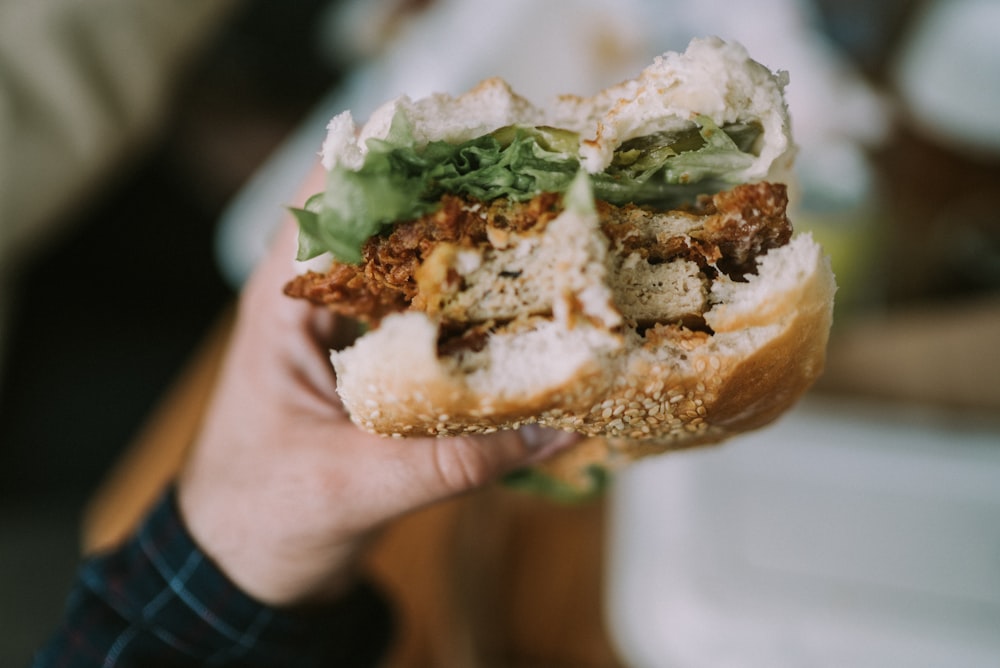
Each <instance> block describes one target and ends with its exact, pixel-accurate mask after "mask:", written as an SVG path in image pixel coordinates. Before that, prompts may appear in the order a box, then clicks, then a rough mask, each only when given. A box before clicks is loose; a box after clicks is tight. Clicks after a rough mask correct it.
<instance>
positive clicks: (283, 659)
mask: <svg viewBox="0 0 1000 668" xmlns="http://www.w3.org/2000/svg"><path fill="white" fill-rule="evenodd" d="M391 630H392V619H391V612H390V609H389V606H388V605H387V603H386V601H385V599H384V598H383V597H382V596H381V595H380V594H379V592H378V591H377V590H376V589H375V587H374V586H373V585H372V584H371V583H368V582H364V581H362V582H361V583H359V584H358V585H357V586H356V587H355V588H354V589H353V590H352V591H351V592H350V593H349V594H347V595H346V596H345V597H343V598H342V599H341V600H339V601H338V602H337V603H336V604H335V605H332V606H330V607H324V608H321V609H309V610H296V611H292V610H278V609H274V608H270V607H267V606H264V605H262V604H260V603H258V602H257V601H255V600H254V599H252V598H250V597H249V596H247V595H246V594H244V593H243V592H242V591H240V590H239V589H238V588H237V587H236V586H235V585H233V584H232V583H231V582H230V581H229V580H228V579H227V578H226V576H225V575H224V574H223V573H222V572H221V571H220V570H219V569H218V568H217V567H216V566H215V565H214V564H213V563H212V562H211V561H210V560H209V559H208V558H207V557H206V556H205V555H204V553H202V552H201V550H200V549H199V548H198V546H197V545H196V544H195V543H194V541H193V539H192V538H191V536H190V535H189V534H188V533H187V530H186V529H185V528H184V525H183V523H182V522H181V518H180V516H179V514H178V512H177V504H176V499H175V494H174V490H173V489H170V490H168V492H167V493H166V494H165V495H164V496H163V498H162V499H161V500H160V501H159V502H158V504H157V505H156V507H155V508H154V509H153V510H152V512H151V513H150V514H149V515H148V517H147V518H146V520H145V521H144V523H143V524H142V526H141V527H140V528H139V530H138V531H137V533H136V534H135V535H134V536H133V537H132V538H131V539H130V540H129V541H128V542H127V543H125V544H124V545H122V546H121V547H120V548H118V549H116V550H114V551H113V552H110V553H107V554H103V555H99V556H97V557H94V558H91V559H89V560H87V561H85V562H84V563H83V564H82V566H81V568H80V571H79V575H78V577H77V581H76V584H75V585H74V588H73V590H72V592H71V594H70V596H69V599H68V602H67V606H66V613H65V616H64V619H63V622H62V624H61V625H60V627H59V629H58V630H57V631H56V632H55V633H54V634H53V636H52V638H51V639H50V640H49V642H48V643H47V644H46V645H45V646H44V647H43V648H42V649H41V650H40V651H39V652H38V654H37V655H36V657H35V661H34V663H33V666H34V668H55V667H57V666H58V667H66V668H74V667H82V666H102V667H107V668H112V667H117V668H124V667H129V668H131V667H136V668H140V667H141V668H156V667H158V666H247V667H252V666H282V667H284V666H288V667H290V668H292V667H303V668H305V667H310V668H311V667H313V666H369V665H376V664H377V662H378V660H379V658H380V657H381V656H382V654H383V651H384V649H385V648H386V647H387V645H388V643H389V639H390V635H391Z"/></svg>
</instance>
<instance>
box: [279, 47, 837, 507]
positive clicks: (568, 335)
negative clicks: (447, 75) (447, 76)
mask: <svg viewBox="0 0 1000 668" xmlns="http://www.w3.org/2000/svg"><path fill="white" fill-rule="evenodd" d="M786 82H787V76H786V75H785V73H775V72H772V71H770V70H769V69H767V68H766V67H764V66H763V65H761V64H760V63H758V62H756V61H754V60H752V59H751V58H750V57H749V55H748V54H747V52H746V50H745V49H744V48H743V47H742V46H740V45H739V44H736V43H733V42H726V41H723V40H720V39H717V38H709V39H697V40H694V41H692V42H691V44H690V45H689V47H688V48H687V50H686V51H685V52H684V53H666V54H664V55H662V56H660V57H658V58H656V59H655V60H654V62H653V63H652V64H651V65H650V66H648V67H647V68H646V69H645V70H643V71H642V72H641V73H640V74H639V75H638V76H637V77H636V78H635V79H632V80H629V81H625V82H622V83H620V84H618V85H615V86H612V87H610V88H608V89H606V90H603V91H601V92H599V93H597V94H596V95H593V96H591V97H579V96H569V95H566V96H561V97H558V98H556V99H555V100H554V101H553V102H552V103H551V104H549V105H548V106H546V107H544V108H543V107H539V106H536V105H534V104H533V103H531V102H529V101H528V100H526V99H524V98H522V97H520V96H518V95H517V94H516V93H514V92H513V91H512V90H511V88H510V86H509V85H508V84H506V83H505V82H504V81H502V80H500V79H498V78H493V79H488V80H486V81H484V82H482V83H480V84H479V85H478V86H477V87H475V88H474V89H472V90H470V91H469V92H467V93H464V94H461V95H458V96H450V95H445V94H436V95H432V96H429V97H427V98H424V99H419V100H412V99H410V98H408V97H406V96H403V97H399V98H398V99H395V100H393V101H390V102H388V103H387V104H385V105H383V106H382V107H380V108H379V109H378V110H376V111H375V112H374V113H373V114H372V116H371V117H370V118H369V119H368V121H367V122H366V123H365V124H364V125H363V126H361V127H358V126H357V125H356V124H355V122H354V120H353V118H352V116H351V114H350V112H349V111H346V112H344V113H342V114H340V115H338V116H336V117H335V118H333V119H332V121H331V122H330V124H329V126H328V134H327V137H326V140H325V142H324V144H323V149H322V159H323V164H324V167H325V168H326V170H327V182H326V187H325V190H324V191H323V192H321V193H318V194H316V195H315V196H313V197H311V198H310V199H309V200H308V201H307V202H306V203H305V205H304V206H303V207H302V208H299V209H294V210H293V212H294V214H295V216H296V218H297V220H298V223H299V252H298V260H300V261H301V263H302V265H301V267H302V271H301V273H300V274H299V275H298V276H297V277H296V278H295V279H294V280H292V281H291V282H290V283H289V284H288V285H287V286H285V292H286V293H287V294H288V295H290V296H292V297H296V298H303V299H308V300H310V301H312V302H315V303H317V304H322V305H324V306H325V307H327V308H330V309H332V310H333V311H335V312H337V313H340V314H342V315H344V316H347V317H350V318H353V319H355V320H357V321H359V322H360V323H362V324H363V326H364V333H363V334H362V335H361V336H360V337H359V338H357V339H356V341H355V342H354V343H353V345H351V346H350V347H347V348H345V349H342V350H334V351H331V359H332V362H333V366H334V368H335V370H336V373H337V379H338V392H339V393H340V396H341V398H342V400H343V403H344V406H345V408H346V409H347V411H348V412H349V413H350V415H351V418H352V420H353V421H354V422H355V423H356V424H357V425H358V426H360V427H361V428H363V429H365V430H368V431H371V432H375V433H380V434H386V435H392V436H399V437H404V436H411V435H413V436H415V435H455V434H463V433H489V432H492V431H496V430H499V429H508V428H516V427H519V426H521V425H525V424H532V423H534V424H539V425H543V426H548V427H554V428H558V429H564V430H571V431H575V432H578V433H580V434H583V435H584V436H586V437H588V438H587V439H586V440H585V441H584V442H583V443H581V445H579V446H577V447H575V448H574V449H571V450H570V451H568V452H566V453H564V454H562V455H561V456H559V457H557V458H556V459H555V460H554V461H551V462H549V463H547V464H545V465H543V466H544V469H541V470H535V471H533V472H532V473H531V475H530V476H529V477H530V479H531V480H532V481H537V480H538V476H539V475H540V474H541V475H543V476H544V477H545V479H546V480H548V481H549V482H552V481H555V484H556V486H557V487H559V488H565V489H572V490H575V491H577V492H579V491H581V490H588V489H592V488H593V487H594V484H595V482H596V481H599V480H601V479H603V478H604V475H605V473H606V472H607V471H608V470H613V469H615V468H617V467H619V466H621V465H623V464H625V463H627V462H629V461H632V460H634V459H636V458H638V457H642V456H646V455H650V454H655V453H661V452H664V451H668V450H673V449H678V448H685V447H691V446H696V445H703V444H708V443H717V442H720V441H723V440H725V439H727V438H729V437H731V436H733V435H735V434H739V433H741V432H744V431H747V430H750V429H755V428H758V427H761V426H763V425H766V424H768V423H769V422H771V421H773V420H774V419H775V418H777V417H778V416H779V415H781V414H782V413H783V412H784V411H786V410H787V409H788V408H789V407H791V406H792V405H793V404H794V403H795V402H796V400H797V399H798V398H799V397H801V396H802V394H803V393H804V392H805V391H806V390H807V389H808V388H809V387H810V386H811V385H812V383H813V382H814V381H815V380H816V379H817V377H818V376H819V375H820V373H821V371H822V368H823V364H824V357H825V350H826V344H827V338H828V334H829V330H830V326H831V319H832V306H833V296H834V292H835V281H834V277H833V275H832V272H831V270H830V266H829V262H828V260H827V258H826V257H825V256H824V255H823V253H822V250H821V248H820V247H819V246H818V245H817V243H816V242H815V241H814V240H813V239H812V238H811V236H810V235H809V234H806V233H799V234H796V233H794V231H793V229H792V225H791V223H790V221H789V218H788V215H787V210H788V199H789V183H790V174H791V167H792V161H793V157H794V153H795V146H794V143H793V141H792V138H791V130H790V124H789V116H788V111H787V107H786V104H785V101H784V95H783V90H784V87H785V85H786Z"/></svg>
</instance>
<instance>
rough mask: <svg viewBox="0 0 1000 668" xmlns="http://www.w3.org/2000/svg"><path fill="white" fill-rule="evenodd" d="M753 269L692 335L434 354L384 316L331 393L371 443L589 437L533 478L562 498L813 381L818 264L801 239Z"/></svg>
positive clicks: (528, 333) (820, 286) (826, 272)
mask: <svg viewBox="0 0 1000 668" xmlns="http://www.w3.org/2000/svg"><path fill="white" fill-rule="evenodd" d="M757 262H758V267H757V269H758V270H757V273H756V274H755V275H749V276H747V280H746V281H733V280H717V281H715V282H714V283H713V284H712V287H711V303H712V306H711V308H710V309H708V310H707V311H706V312H705V313H704V321H705V324H706V325H707V327H706V328H704V329H688V328H686V327H684V326H683V325H681V324H656V325H653V326H650V327H647V328H644V329H638V328H630V327H624V326H621V325H617V326H613V325H614V323H609V322H608V321H602V320H601V319H599V318H593V317H590V318H587V317H574V314H573V313H563V314H562V315H557V316H556V317H553V318H550V319H542V318H539V319H536V320H534V321H532V322H531V324H530V325H524V324H522V325H521V326H519V327H518V328H516V329H514V330H505V329H502V328H501V329H498V330H496V331H493V332H492V333H491V334H490V335H489V337H488V338H487V339H486V341H485V344H484V346H483V347H482V348H481V349H477V350H474V351H470V350H466V351H463V352H458V353H454V354H445V353H441V352H440V350H439V346H438V343H439V326H438V323H437V322H435V321H434V320H433V319H432V317H430V316H428V315H426V314H425V313H422V312H418V311H408V312H404V313H400V314H396V315H392V316H389V317H387V318H385V319H384V320H383V321H382V323H381V324H380V326H379V327H378V328H377V329H374V330H372V331H370V332H368V333H366V334H365V335H364V336H362V337H361V338H359V339H358V340H357V341H356V342H355V344H354V345H353V346H352V347H350V348H347V349H344V350H340V351H334V352H333V353H332V360H333V364H334V367H335V369H336V372H337V378H338V391H339V393H340V395H341V398H342V399H343V402H344V405H345V407H346V409H347V410H348V411H349V412H350V415H351V417H352V419H353V420H354V421H355V423H356V424H358V425H359V426H361V427H362V428H364V429H366V430H368V431H371V432H375V433H381V434H387V435H394V436H408V435H451V434H460V433H489V432H493V431H496V430H498V429H509V428H516V427H518V426H520V425H523V424H527V423H537V424H540V425H543V426H548V427H554V428H557V429H564V430H569V431H576V432H579V433H581V434H584V435H586V436H590V437H594V438H591V439H588V440H587V441H585V442H584V443H583V444H582V445H581V446H580V447H577V448H574V449H572V450H570V451H568V452H566V453H564V454H563V455H561V456H559V457H557V458H556V459H555V460H552V461H550V462H548V463H546V464H545V465H544V466H543V467H542V468H540V469H539V470H540V471H542V472H543V473H544V474H546V475H547V476H549V477H551V478H554V479H556V480H557V481H559V482H560V483H561V484H564V485H567V486H568V487H569V488H571V489H586V488H591V487H593V483H594V480H595V475H594V473H593V471H594V469H595V467H600V468H601V469H605V468H610V469H614V468H618V467H619V466H621V465H623V464H625V463H627V462H629V461H632V460H634V459H636V458H639V457H644V456H647V455H652V454H656V453H661V452H664V451H668V450H673V449H678V448H686V447H691V446H696V445H704V444H709V443H717V442H720V441H722V440H725V439H727V438H729V437H731V436H733V435H735V434H738V433H741V432H745V431H748V430H751V429H756V428H759V427H761V426H763V425H766V424H768V423H769V422H771V421H773V420H774V419H775V418H777V417H778V416H779V415H781V414H782V413H783V412H784V411H786V410H787V409H788V408H790V407H791V406H792V405H793V404H794V403H795V402H796V401H797V400H798V399H799V397H801V396H802V394H803V393H805V391H806V390H807V389H808V388H809V387H810V386H811V385H812V384H813V382H814V381H815V380H816V379H817V378H818V377H819V375H820V373H821V372H822V369H823V365H824V360H825V352H826V345H827V339H828V335H829V330H830V326H831V322H832V310H833V295H834V292H835V291H836V285H835V281H834V277H833V273H832V272H831V270H830V266H829V261H828V258H826V257H825V256H824V255H823V253H822V251H821V249H820V247H819V246H818V244H816V243H815V242H814V241H813V239H812V237H811V236H810V235H808V234H801V235H798V236H796V237H795V238H793V239H792V240H791V241H790V242H789V243H788V244H787V245H785V246H782V247H779V248H775V249H772V250H770V251H769V252H767V253H766V254H765V255H762V256H760V257H759V258H758V261H757ZM576 301H579V300H578V299H577V300H576ZM577 315H579V314H577ZM599 477H601V476H600V475H598V476H597V478H599Z"/></svg>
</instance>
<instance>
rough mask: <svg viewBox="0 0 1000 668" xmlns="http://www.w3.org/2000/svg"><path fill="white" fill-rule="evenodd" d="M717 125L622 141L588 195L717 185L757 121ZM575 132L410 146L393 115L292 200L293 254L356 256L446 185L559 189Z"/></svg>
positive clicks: (629, 195)
mask: <svg viewBox="0 0 1000 668" xmlns="http://www.w3.org/2000/svg"><path fill="white" fill-rule="evenodd" d="M734 127H735V129H734V130H733V131H730V129H729V128H726V129H725V130H721V129H719V128H718V127H717V126H715V125H714V124H713V123H712V122H711V120H710V119H708V118H707V117H699V118H698V119H697V126H696V127H692V128H691V129H689V130H687V131H683V132H680V133H675V134H672V135H665V134H662V133H661V134H655V135H650V136H647V137H640V138H638V139H635V140H632V141H630V142H627V143H626V144H625V145H623V146H622V147H620V149H619V150H618V151H617V152H616V154H615V157H614V160H613V161H612V164H611V166H610V167H609V168H608V170H607V171H605V172H604V173H602V174H593V175H590V177H591V181H592V185H593V191H594V196H595V197H597V198H599V199H603V200H605V201H608V202H611V203H612V204H617V205H622V204H626V203H629V202H634V203H636V204H642V205H650V206H657V207H662V208H672V207H675V206H678V205H679V204H682V203H684V202H687V201H691V200H693V199H694V198H695V197H696V196H698V195H699V194H702V193H712V192H717V191H719V190H721V189H723V188H725V187H726V186H727V183H730V182H732V181H733V180H734V179H735V177H736V175H737V174H738V173H739V172H740V171H741V170H743V169H745V168H746V167H747V166H749V164H750V163H751V161H752V160H753V155H752V153H751V152H750V151H751V150H752V145H753V143H754V142H755V141H756V137H757V135H759V128H756V129H755V128H754V126H734ZM579 141H580V140H579V137H578V136H577V135H576V134H575V133H572V132H569V131H566V130H558V129H555V128H549V127H544V126H542V127H522V126H508V127H504V128H500V129H499V130H497V131H495V132H493V133H491V134H488V135H484V136H482V137H478V138H476V139H472V140H470V141H467V142H464V143H461V144H457V145H455V144H450V143H448V142H443V141H437V142H431V143H429V144H427V145H426V146H424V147H421V148H417V147H416V146H415V141H414V139H413V133H412V131H411V129H410V127H409V126H408V124H407V122H406V120H405V117H404V116H402V115H399V114H397V116H396V118H394V119H393V122H392V125H391V127H390V130H389V133H388V135H387V137H386V138H385V139H380V140H376V139H369V140H368V142H367V148H368V152H367V154H366V156H365V160H364V163H363V164H362V166H361V168H360V169H358V170H351V169H347V168H344V167H342V166H336V167H334V168H333V169H332V170H330V172H329V173H328V176H327V183H326V188H325V191H324V193H323V194H321V195H318V196H316V197H313V198H311V199H310V200H309V201H308V202H307V203H306V205H305V206H304V207H303V208H301V209H293V210H292V213H293V214H294V215H295V217H296V219H297V220H298V223H299V230H300V234H299V251H298V259H300V260H307V259H310V258H312V257H316V256H317V255H320V254H322V253H324V252H330V253H332V254H333V255H334V257H336V258H337V259H338V260H339V261H341V262H347V263H357V262H359V261H360V260H361V247H362V245H363V244H364V242H365V241H366V240H367V239H368V238H369V237H371V236H373V235H375V234H378V233H379V232H380V231H381V230H382V229H383V228H385V227H386V226H389V225H392V224H394V223H396V222H398V221H404V220H412V219H414V218H417V217H419V216H422V215H424V214H426V213H428V212H430V211H433V210H434V209H435V208H436V207H437V203H438V201H439V200H440V198H441V196H442V195H443V194H445V193H452V194H455V195H464V196H468V197H472V198H475V199H479V200H483V201H489V200H492V199H496V198H498V197H507V198H510V199H513V200H517V201H523V200H527V199H530V198H532V197H534V196H536V195H538V194H540V193H543V192H559V193H565V192H566V191H567V190H568V189H569V188H570V185H571V184H572V183H573V180H574V177H576V176H577V174H578V173H579V172H580V171H581V170H580V163H579V160H578V158H577V157H576V156H577V154H578V150H579Z"/></svg>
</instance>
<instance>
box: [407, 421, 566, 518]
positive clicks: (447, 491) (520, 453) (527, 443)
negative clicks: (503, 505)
mask: <svg viewBox="0 0 1000 668" xmlns="http://www.w3.org/2000/svg"><path fill="white" fill-rule="evenodd" d="M581 440H582V436H580V435H579V434H576V433H573V432H565V431H560V430H558V429H549V428H546V427H539V426H538V425H526V426H523V427H521V428H520V429H517V430H514V431H500V432H496V433H494V434H487V435H476V436H458V437H452V438H441V439H434V440H431V441H430V442H429V448H428V452H427V453H426V454H429V455H430V456H428V457H426V458H425V459H424V467H423V470H422V471H420V473H419V475H420V477H421V478H422V479H423V483H424V484H423V485H421V487H422V488H423V493H424V496H425V499H424V500H425V501H435V500H439V499H443V498H447V497H449V496H453V495H455V494H461V493H462V492H467V491H470V490H472V489H476V488H478V487H482V486H483V485H485V484H487V483H490V482H492V481H494V480H496V479H497V478H499V477H500V476H502V475H504V474H505V473H509V472H511V471H513V470H515V469H517V468H520V467H522V466H527V465H530V464H534V463H537V462H540V461H542V460H544V459H547V458H548V457H551V456H552V455H554V454H555V453H557V452H559V451H561V450H565V449H566V448H569V447H572V446H573V445H574V444H576V443H578V442H580V441H581Z"/></svg>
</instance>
